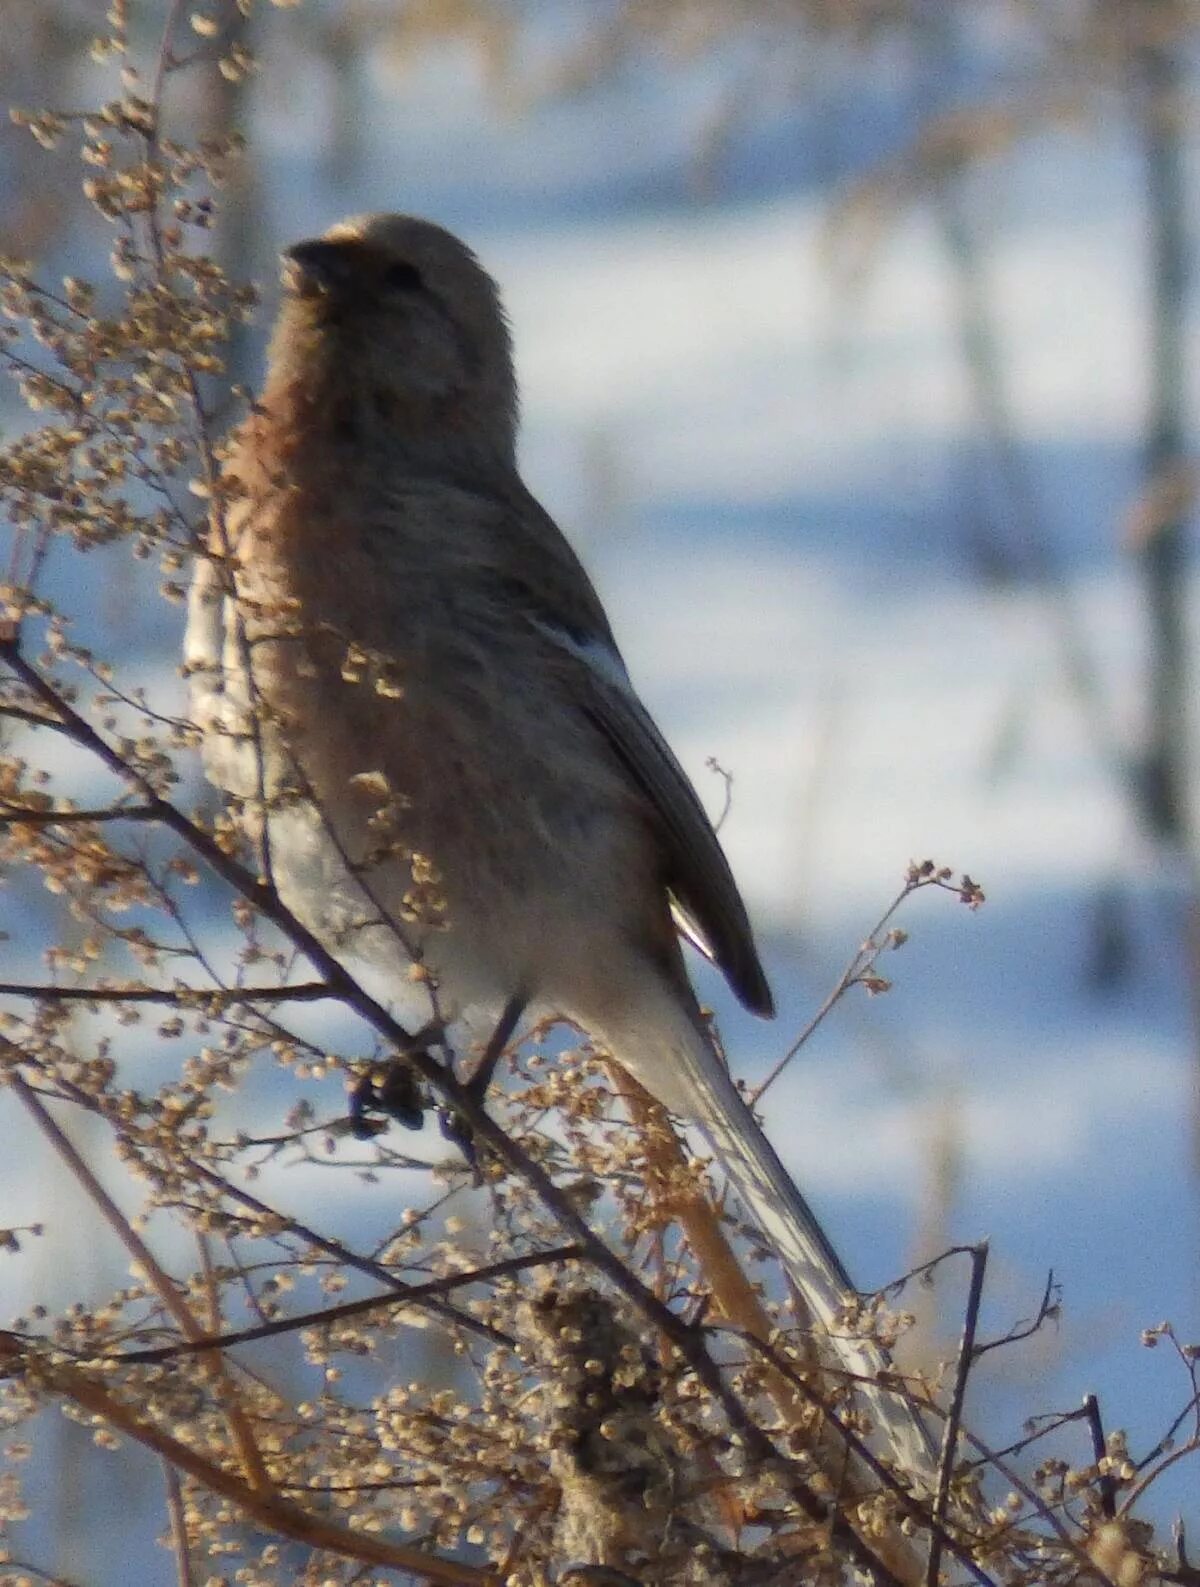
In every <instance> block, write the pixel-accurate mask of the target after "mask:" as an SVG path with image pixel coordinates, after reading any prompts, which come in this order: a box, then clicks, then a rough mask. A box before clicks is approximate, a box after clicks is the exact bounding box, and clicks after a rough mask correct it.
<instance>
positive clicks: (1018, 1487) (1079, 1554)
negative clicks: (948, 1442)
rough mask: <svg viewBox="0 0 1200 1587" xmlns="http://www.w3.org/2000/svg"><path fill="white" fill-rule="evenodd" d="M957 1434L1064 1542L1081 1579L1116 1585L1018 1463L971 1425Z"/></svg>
mask: <svg viewBox="0 0 1200 1587" xmlns="http://www.w3.org/2000/svg"><path fill="white" fill-rule="evenodd" d="M958 1436H959V1437H960V1438H963V1439H965V1440H966V1441H967V1443H968V1444H970V1446H971V1448H972V1449H973V1450H975V1452H976V1453H977V1454H978V1455H979V1457H980V1463H981V1464H982V1465H983V1466H984V1467H985V1468H986V1469H987V1470H989V1471H994V1472H996V1473H997V1475H999V1476H1000V1477H1002V1478H1003V1479H1004V1481H1005V1482H1006V1483H1007V1484H1008V1486H1009V1487H1010V1488H1011V1489H1012V1490H1013V1492H1014V1493H1019V1494H1020V1496H1021V1497H1022V1499H1024V1500H1025V1502H1026V1504H1028V1505H1029V1507H1030V1509H1031V1510H1032V1511H1033V1512H1034V1513H1035V1514H1036V1515H1037V1517H1038V1519H1039V1520H1041V1521H1044V1522H1045V1524H1046V1525H1047V1526H1048V1527H1049V1528H1050V1530H1051V1531H1052V1532H1053V1533H1054V1535H1055V1537H1056V1538H1057V1539H1058V1541H1059V1543H1060V1544H1061V1545H1062V1547H1063V1550H1064V1551H1065V1552H1066V1553H1067V1554H1069V1555H1070V1556H1071V1557H1072V1559H1074V1561H1075V1563H1076V1564H1077V1565H1078V1566H1079V1569H1080V1571H1081V1572H1082V1575H1081V1578H1080V1579H1081V1580H1082V1581H1085V1582H1087V1581H1091V1580H1092V1579H1093V1578H1095V1579H1096V1580H1097V1581H1100V1582H1104V1583H1105V1584H1106V1587H1116V1583H1115V1582H1113V1580H1112V1578H1111V1576H1108V1575H1106V1574H1105V1572H1104V1571H1102V1570H1101V1569H1100V1567H1099V1566H1098V1565H1097V1564H1096V1563H1095V1561H1094V1560H1093V1559H1092V1558H1091V1556H1090V1555H1089V1554H1088V1552H1087V1550H1086V1549H1085V1548H1083V1547H1081V1546H1080V1544H1079V1543H1077V1542H1076V1540H1075V1539H1074V1538H1073V1537H1072V1536H1071V1534H1070V1532H1069V1531H1068V1530H1067V1528H1066V1526H1065V1525H1064V1524H1063V1522H1062V1519H1061V1518H1060V1517H1059V1516H1057V1515H1055V1513H1054V1511H1053V1510H1052V1509H1051V1507H1050V1506H1049V1505H1048V1504H1046V1503H1045V1501H1044V1500H1043V1499H1042V1498H1041V1497H1040V1496H1039V1495H1038V1493H1037V1492H1036V1491H1035V1490H1034V1489H1033V1488H1031V1487H1030V1486H1029V1484H1028V1483H1027V1482H1026V1481H1025V1479H1024V1477H1022V1476H1021V1474H1020V1473H1019V1472H1018V1471H1017V1469H1016V1467H1015V1466H1012V1465H1010V1464H1009V1463H1008V1461H1006V1460H1005V1459H1003V1458H1002V1457H1001V1456H1000V1455H997V1454H994V1453H993V1451H992V1450H991V1449H990V1448H989V1447H988V1445H987V1444H985V1443H984V1442H983V1440H982V1439H981V1438H977V1437H976V1436H975V1434H974V1433H973V1432H972V1431H971V1429H970V1428H969V1427H960V1428H959V1433H958Z"/></svg>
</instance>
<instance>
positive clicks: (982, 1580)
mask: <svg viewBox="0 0 1200 1587" xmlns="http://www.w3.org/2000/svg"><path fill="white" fill-rule="evenodd" d="M741 1337H742V1338H744V1339H746V1341H747V1342H748V1343H749V1344H750V1345H751V1346H752V1347H753V1349H754V1350H756V1351H757V1352H758V1353H759V1355H761V1356H762V1357H763V1358H764V1360H766V1361H768V1362H769V1363H770V1365H771V1366H772V1367H774V1369H775V1370H776V1371H777V1372H778V1373H779V1374H780V1375H781V1376H783V1377H785V1378H786V1379H787V1380H788V1382H789V1383H791V1384H792V1385H793V1387H794V1388H795V1390H796V1392H797V1393H798V1394H799V1395H800V1396H802V1397H803V1398H804V1399H806V1400H808V1401H809V1403H810V1404H812V1405H814V1406H816V1407H819V1409H820V1410H821V1412H822V1414H823V1415H824V1417H825V1420H826V1422H827V1423H828V1425H829V1426H830V1427H832V1428H833V1429H834V1430H835V1431H836V1432H837V1435H838V1437H839V1438H840V1439H841V1440H842V1441H843V1442H844V1444H845V1445H846V1448H847V1449H848V1450H850V1452H851V1453H852V1454H854V1455H856V1456H857V1457H858V1459H859V1460H861V1461H862V1463H863V1465H864V1466H866V1467H867V1468H868V1469H869V1470H870V1471H871V1472H872V1473H873V1474H874V1475H875V1477H876V1478H877V1480H878V1481H879V1484H880V1486H881V1487H882V1488H883V1489H885V1490H886V1492H887V1493H889V1494H890V1495H891V1496H892V1497H893V1498H894V1499H895V1500H896V1501H897V1502H898V1503H899V1504H900V1506H901V1507H902V1508H903V1509H904V1511H905V1513H906V1514H907V1516H908V1517H909V1519H910V1520H911V1521H913V1522H914V1523H915V1524H916V1525H917V1526H919V1527H921V1528H923V1529H925V1530H927V1531H929V1532H930V1534H931V1536H933V1537H936V1538H939V1539H940V1541H941V1543H942V1546H943V1547H944V1548H945V1550H946V1552H947V1553H949V1554H952V1555H953V1556H954V1558H955V1559H956V1560H957V1561H958V1562H959V1564H960V1565H961V1566H962V1567H963V1569H964V1570H965V1571H967V1572H968V1574H969V1575H971V1576H972V1577H973V1578H974V1579H975V1581H977V1582H978V1583H979V1587H997V1583H996V1581H995V1580H994V1578H993V1577H991V1576H989V1575H988V1574H987V1572H986V1571H984V1570H982V1569H981V1568H980V1567H979V1566H978V1565H976V1563H975V1561H974V1560H973V1559H972V1558H971V1556H970V1555H969V1554H968V1553H967V1551H966V1549H964V1548H963V1546H962V1545H961V1544H960V1543H959V1542H957V1541H956V1539H955V1538H954V1537H952V1536H951V1534H950V1533H949V1532H947V1530H946V1528H945V1527H944V1526H943V1524H942V1522H941V1521H940V1520H938V1519H937V1518H936V1517H934V1516H933V1515H931V1514H930V1512H929V1511H928V1510H926V1509H925V1507H924V1506H923V1505H922V1504H920V1503H919V1502H918V1501H917V1500H916V1499H914V1498H913V1496H912V1494H911V1493H909V1492H908V1490H907V1489H906V1488H904V1487H902V1486H901V1484H900V1483H898V1482H897V1481H896V1479H895V1477H893V1476H892V1474H891V1472H890V1471H889V1470H888V1469H887V1467H886V1466H885V1465H883V1463H882V1462H881V1461H880V1460H879V1459H878V1457H877V1456H876V1455H874V1454H873V1453H872V1451H871V1450H870V1449H869V1448H868V1447H867V1445H866V1444H865V1443H864V1442H863V1440H862V1439H861V1438H860V1437H859V1436H858V1434H857V1433H855V1432H853V1431H852V1430H851V1429H850V1428H849V1427H847V1426H845V1424H844V1423H843V1422H841V1421H840V1420H839V1419H838V1417H837V1416H836V1415H835V1414H834V1413H833V1411H832V1410H831V1409H830V1408H829V1407H828V1406H827V1405H826V1404H825V1402H824V1401H823V1400H822V1398H821V1396H820V1395H819V1394H817V1393H816V1391H815V1390H814V1389H813V1388H811V1387H810V1385H809V1384H808V1383H806V1382H805V1380H804V1379H803V1378H802V1377H800V1375H799V1374H798V1373H797V1372H796V1370H795V1368H794V1367H792V1366H790V1365H789V1364H788V1363H787V1362H786V1361H784V1360H783V1358H782V1357H781V1356H780V1354H779V1352H778V1351H777V1350H776V1349H775V1348H774V1346H773V1345H771V1344H769V1343H767V1342H766V1341H765V1340H762V1339H759V1338H757V1337H756V1336H755V1335H754V1334H743V1335H741ZM923 1409H926V1410H936V1409H937V1407H936V1406H924V1405H923Z"/></svg>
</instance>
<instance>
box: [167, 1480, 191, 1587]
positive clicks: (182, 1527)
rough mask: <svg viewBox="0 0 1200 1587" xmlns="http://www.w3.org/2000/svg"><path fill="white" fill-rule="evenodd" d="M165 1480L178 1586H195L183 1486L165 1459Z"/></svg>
mask: <svg viewBox="0 0 1200 1587" xmlns="http://www.w3.org/2000/svg"><path fill="white" fill-rule="evenodd" d="M162 1467H163V1480H164V1481H165V1483H166V1486H167V1518H168V1520H169V1521H170V1526H171V1549H172V1551H173V1553H174V1555H175V1581H176V1587H195V1578H194V1576H193V1575H192V1554H191V1547H190V1544H189V1542H188V1529H187V1512H186V1510H185V1509H184V1504H183V1487H182V1484H181V1483H180V1481H179V1472H178V1471H177V1470H176V1468H175V1467H174V1466H173V1465H172V1464H171V1462H170V1461H169V1460H164V1461H163V1463H162Z"/></svg>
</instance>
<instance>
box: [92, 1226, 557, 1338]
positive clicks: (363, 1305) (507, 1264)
mask: <svg viewBox="0 0 1200 1587" xmlns="http://www.w3.org/2000/svg"><path fill="white" fill-rule="evenodd" d="M582 1255H583V1252H582V1249H581V1247H579V1246H578V1245H558V1246H555V1247H554V1248H553V1250H550V1251H534V1252H532V1253H531V1254H530V1255H528V1256H509V1257H505V1258H503V1259H502V1260H501V1261H499V1262H491V1263H489V1264H488V1266H487V1267H479V1268H474V1269H473V1270H472V1271H471V1272H469V1273H451V1274H449V1275H448V1276H447V1277H446V1278H439V1279H431V1280H430V1282H429V1283H427V1284H413V1285H411V1286H409V1287H408V1288H407V1289H405V1290H403V1291H399V1292H397V1291H396V1290H389V1291H388V1292H387V1294H386V1295H367V1296H364V1297H363V1299H362V1300H351V1301H346V1302H345V1303H344V1304H343V1305H341V1306H327V1307H326V1308H325V1309H324V1310H322V1311H313V1312H305V1313H304V1314H303V1315H301V1316H299V1317H283V1318H277V1319H276V1320H275V1321H273V1322H265V1323H258V1324H256V1325H255V1326H254V1327H253V1328H239V1329H237V1330H235V1331H234V1332H232V1333H223V1334H213V1335H210V1336H209V1337H207V1338H203V1339H188V1340H186V1341H184V1342H183V1343H181V1344H173V1345H163V1346H161V1347H160V1348H158V1349H154V1350H122V1351H119V1352H117V1353H115V1354H114V1355H112V1356H105V1357H100V1358H97V1357H95V1355H94V1354H89V1356H88V1359H89V1360H95V1359H102V1360H105V1361H111V1362H112V1363H114V1364H117V1365H120V1366H130V1365H138V1366H148V1365H153V1364H155V1363H157V1362H160V1361H173V1360H175V1359H176V1358H177V1357H179V1356H186V1355H194V1354H196V1353H197V1352H199V1351H202V1350H214V1349H217V1350H229V1349H231V1348H232V1347H233V1346H234V1345H247V1344H253V1343H254V1342H255V1341H256V1340H258V1339H273V1338H275V1337H276V1336H277V1335H279V1334H287V1333H296V1332H298V1331H299V1330H300V1329H301V1328H323V1327H328V1326H329V1324H331V1323H336V1322H344V1321H345V1320H346V1318H348V1317H361V1316H364V1315H365V1314H366V1313H367V1312H372V1311H378V1310H380V1309H382V1308H384V1307H388V1306H412V1305H415V1304H416V1303H417V1302H418V1301H422V1300H428V1299H430V1297H432V1296H435V1295H448V1294H449V1293H450V1292H451V1290H455V1289H463V1288H465V1287H466V1285H468V1284H485V1283H488V1282H489V1281H490V1280H491V1279H494V1278H505V1277H507V1276H508V1275H509V1274H511V1273H521V1272H524V1271H526V1270H527V1269H529V1268H534V1267H548V1266H549V1265H550V1264H552V1263H555V1262H573V1261H576V1260H578V1259H579V1257H581V1256H582Z"/></svg>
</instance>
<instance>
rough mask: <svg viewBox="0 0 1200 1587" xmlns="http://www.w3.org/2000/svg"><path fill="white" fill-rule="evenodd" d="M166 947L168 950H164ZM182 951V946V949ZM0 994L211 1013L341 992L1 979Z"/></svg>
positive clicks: (320, 985)
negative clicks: (55, 983) (153, 1005)
mask: <svg viewBox="0 0 1200 1587" xmlns="http://www.w3.org/2000/svg"><path fill="white" fill-rule="evenodd" d="M163 951H166V950H163ZM180 951H181V952H182V951H183V950H180ZM0 997H24V998H33V999H35V1000H36V1001H37V1002H39V1003H162V1004H165V1005H167V1006H168V1007H170V1008H180V1009H197V1010H198V1011H199V1012H201V1013H205V1014H212V1013H215V1012H219V1011H220V1010H221V1009H224V1008H232V1007H236V1006H237V1004H239V1003H321V1002H326V1001H331V1000H337V999H340V998H341V997H342V994H341V993H340V992H338V991H336V990H335V989H334V988H333V987H331V986H327V985H326V984H325V982H324V981H299V982H297V983H296V984H295V985H294V986H241V987H233V986H231V987H202V986H174V987H165V986H146V985H145V984H144V983H139V984H137V985H134V986H50V985H36V984H34V983H31V982H24V981H0Z"/></svg>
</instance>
